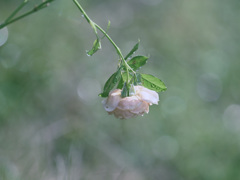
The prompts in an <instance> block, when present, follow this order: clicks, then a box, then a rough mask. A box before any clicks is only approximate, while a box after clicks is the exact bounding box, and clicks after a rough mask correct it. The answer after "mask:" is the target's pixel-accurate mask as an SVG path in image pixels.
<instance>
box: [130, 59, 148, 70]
mask: <svg viewBox="0 0 240 180" xmlns="http://www.w3.org/2000/svg"><path fill="white" fill-rule="evenodd" d="M147 60H148V57H146V56H135V57H133V58H132V59H131V60H130V61H128V65H129V66H130V67H131V68H132V69H133V70H134V71H135V70H138V69H139V68H140V67H141V66H143V65H145V64H146V62H147Z"/></svg>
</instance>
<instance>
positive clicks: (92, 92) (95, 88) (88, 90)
mask: <svg viewBox="0 0 240 180" xmlns="http://www.w3.org/2000/svg"><path fill="white" fill-rule="evenodd" d="M77 91H78V96H79V97H80V98H81V99H82V100H83V101H84V102H86V103H88V104H92V103H95V101H96V99H97V98H98V96H97V94H99V93H100V92H101V86H100V83H99V82H98V81H96V80H95V79H91V78H83V79H82V80H81V81H80V83H79V85H78V89H77Z"/></svg>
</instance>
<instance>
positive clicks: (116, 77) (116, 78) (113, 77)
mask: <svg viewBox="0 0 240 180" xmlns="http://www.w3.org/2000/svg"><path fill="white" fill-rule="evenodd" d="M120 78H121V70H120V69H118V71H117V72H115V73H113V74H112V75H111V76H110V78H109V79H108V80H107V82H106V83H105V85H104V88H103V93H101V94H99V96H101V97H107V96H108V94H109V92H110V91H111V90H112V89H113V88H114V86H115V85H116V84H117V83H118V82H119V81H120Z"/></svg>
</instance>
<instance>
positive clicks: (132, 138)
mask: <svg viewBox="0 0 240 180" xmlns="http://www.w3.org/2000/svg"><path fill="white" fill-rule="evenodd" d="M39 2H40V1H37V0H35V1H34V0H32V1H31V2H30V3H29V5H28V6H27V7H25V8H24V9H23V11H27V10H30V9H31V8H32V7H34V5H35V4H37V3H39ZM80 2H81V4H82V6H83V7H84V8H85V10H86V12H87V13H88V15H89V16H90V17H91V18H92V19H93V20H94V21H95V22H96V23H98V24H99V25H100V26H102V27H103V28H105V29H106V27H107V21H108V20H110V21H111V28H110V30H109V34H110V36H111V37H112V38H113V39H114V40H115V42H116V43H117V44H118V46H119V47H120V48H121V50H122V52H123V53H124V54H126V53H128V51H129V50H130V49H131V48H132V46H133V45H134V44H135V43H136V42H137V41H138V39H140V40H141V43H140V50H139V51H138V53H139V54H141V55H149V54H150V55H151V56H150V59H149V61H148V64H147V65H146V66H145V67H144V68H143V69H141V72H142V73H150V74H153V75H155V76H157V77H159V78H160V79H162V80H163V81H164V82H165V84H166V85H167V87H168V90H167V91H166V92H164V93H160V103H159V105H157V106H156V105H155V106H151V108H150V113H149V114H148V115H145V116H143V117H138V118H135V119H129V120H125V121H122V120H118V119H115V118H114V117H113V116H109V115H108V114H107V113H106V112H105V111H104V109H103V107H102V104H101V101H102V99H101V98H100V97H98V94H99V93H100V92H101V90H102V88H103V85H104V83H105V81H106V80H107V79H108V77H109V76H110V75H111V74H112V73H113V72H114V71H115V70H116V65H117V61H118V60H117V55H116V53H115V50H114V48H113V47H112V46H111V44H110V43H109V42H108V41H107V40H106V39H104V40H103V41H102V50H101V51H99V52H97V54H95V55H93V56H92V57H88V56H87V55H86V50H89V49H90V48H91V46H92V43H93V41H94V38H95V35H94V33H93V31H92V29H91V27H90V25H89V24H87V22H86V21H85V19H84V18H83V17H82V16H81V13H80V12H79V11H78V9H77V7H76V6H75V5H74V4H73V2H72V1H70V0H69V1H65V0H56V1H54V2H53V3H52V4H51V5H50V6H49V7H48V8H46V9H44V10H42V11H39V12H37V13H36V14H34V15H32V16H29V17H27V18H25V19H23V20H20V21H18V22H16V23H14V24H11V25H9V26H8V40H7V42H6V43H5V44H4V45H2V46H1V47H0V180H32V179H34V180H238V179H240V93H239V89H240V71H239V69H240V60H239V57H240V35H239V32H240V23H239V18H240V1H239V0H228V1H225V0H211V1H210V0H121V1H119V0H111V1H110V0H101V1H99V0H88V1H87V0H83V1H80ZM19 4H20V1H19V0H1V1H0V22H3V21H4V20H5V19H6V18H7V16H8V15H9V14H10V13H11V12H12V11H13V10H14V9H15V8H16V7H17V6H18V5H19ZM23 11H22V12H23ZM2 36H6V32H5V35H2ZM2 38H4V37H2Z"/></svg>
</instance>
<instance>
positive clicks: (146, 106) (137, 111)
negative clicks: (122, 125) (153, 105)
mask: <svg viewBox="0 0 240 180" xmlns="http://www.w3.org/2000/svg"><path fill="white" fill-rule="evenodd" d="M131 112H132V113H134V114H138V115H142V114H144V113H148V112H149V104H148V103H147V102H144V101H142V103H141V104H140V105H139V106H137V107H136V108H135V109H134V110H131Z"/></svg>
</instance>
